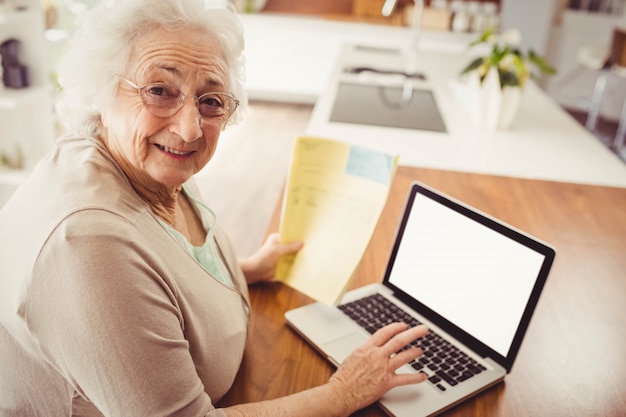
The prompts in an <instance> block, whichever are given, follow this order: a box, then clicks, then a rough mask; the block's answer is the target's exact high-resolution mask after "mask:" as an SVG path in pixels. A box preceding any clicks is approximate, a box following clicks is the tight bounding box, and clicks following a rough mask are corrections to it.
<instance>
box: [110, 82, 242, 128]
mask: <svg viewBox="0 0 626 417" xmlns="http://www.w3.org/2000/svg"><path fill="white" fill-rule="evenodd" d="M115 75H116V76H117V77H118V78H119V79H121V80H122V81H125V82H126V83H127V84H128V85H129V86H131V87H133V88H135V89H136V90H137V93H138V94H139V97H140V98H141V102H142V103H143V104H144V107H145V108H146V110H148V112H150V114H152V115H153V116H156V117H160V118H163V119H165V118H168V117H172V116H174V115H175V114H176V113H178V112H179V111H180V109H182V108H183V103H184V102H185V99H187V98H194V99H195V100H196V108H197V109H198V113H199V114H200V117H201V118H202V119H203V120H211V119H214V118H217V117H219V116H204V115H203V114H202V112H201V111H200V108H199V105H200V99H201V98H203V97H205V96H209V95H218V96H225V97H228V98H229V99H231V100H232V101H233V103H234V106H233V109H232V111H228V110H226V109H225V110H226V113H227V117H226V120H225V121H227V120H228V119H229V118H230V117H231V116H232V115H233V114H234V113H235V111H236V110H237V108H238V107H239V104H240V102H239V100H237V98H235V96H233V95H232V94H230V93H225V92H221V91H209V92H206V93H204V94H201V95H200V96H194V95H191V94H190V95H187V94H185V93H183V90H181V89H180V87H177V86H175V85H173V84H168V83H161V82H157V83H148V84H146V85H144V86H141V87H140V86H139V85H137V84H136V83H134V82H132V81H131V80H129V79H127V78H125V77H123V76H121V75H120V74H115ZM153 86H165V87H171V88H174V89H176V90H178V92H179V93H180V99H179V100H178V103H177V104H176V107H172V109H174V111H173V112H172V114H170V115H167V116H163V115H159V114H155V113H154V112H153V111H152V110H151V108H153V109H154V108H156V109H166V110H167V109H169V107H159V106H158V105H156V104H151V103H148V102H146V99H145V97H144V90H145V89H146V88H148V87H153ZM222 107H223V106H222Z"/></svg>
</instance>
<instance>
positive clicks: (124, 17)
mask: <svg viewBox="0 0 626 417" xmlns="http://www.w3.org/2000/svg"><path fill="white" fill-rule="evenodd" d="M204 5H205V2H204V1H203V0H160V1H156V2H155V1H152V0H120V1H108V2H106V5H103V6H99V7H96V8H94V9H93V10H92V11H91V12H90V13H88V15H87V16H86V17H85V19H84V21H83V22H82V26H81V29H80V30H79V31H78V33H77V36H76V39H75V42H74V43H73V44H72V46H71V48H70V50H69V52H68V54H67V57H66V60H65V61H64V63H63V65H62V66H61V69H60V81H61V84H62V87H63V97H62V99H63V101H62V110H63V115H64V120H65V121H66V122H67V127H68V131H69V132H70V133H69V134H67V135H66V136H64V137H62V138H60V139H59V140H58V141H57V143H56V146H55V148H54V149H53V151H52V152H51V153H50V154H49V155H48V156H47V157H46V158H44V159H43V160H42V161H41V162H40V163H39V164H38V166H37V167H36V169H35V170H34V172H33V173H32V175H31V176H30V178H29V179H28V180H27V181H26V182H25V183H24V184H23V185H22V187H20V189H19V190H18V191H17V193H16V194H15V196H14V197H13V198H12V200H11V201H10V202H9V203H7V205H6V206H5V207H4V208H3V209H2V211H1V212H0V230H2V233H1V234H0V247H1V248H2V250H1V251H0V265H1V267H2V289H1V291H0V292H2V295H1V296H0V301H1V305H0V313H1V315H0V322H1V326H0V363H1V364H2V370H1V372H0V409H1V410H2V412H3V413H7V414H3V415H10V416H31V417H32V416H68V415H81V416H82V415H88V416H101V415H105V416H133V417H139V416H150V417H154V416H169V415H172V416H173V415H176V416H225V415H228V416H234V415H250V416H259V415H268V416H281V415H284V416H292V415H298V416H335V415H336V416H340V415H348V414H350V413H352V412H354V411H355V410H357V409H359V408H362V407H364V406H366V405H368V404H370V403H372V402H374V401H375V400H376V399H378V398H379V397H380V396H381V395H383V394H384V393H385V392H386V391H387V390H389V389H391V388H392V387H395V386H398V385H402V384H407V383H417V382H421V381H422V380H423V379H424V376H423V375H418V376H415V375H413V376H410V375H400V374H398V375H397V374H395V370H396V369H397V368H398V367H399V366H401V365H402V364H404V363H406V362H408V361H410V360H412V359H414V358H415V357H417V356H418V355H419V354H420V350H419V349H410V350H405V351H403V352H402V353H398V354H395V352H398V351H399V350H400V349H401V348H402V347H403V346H404V345H406V344H407V343H408V342H409V341H411V340H413V339H415V338H417V337H420V336H421V335H423V334H424V333H425V332H426V329H425V328H423V327H418V328H413V329H410V330H407V329H406V326H404V325H403V324H400V323H396V324H393V325H390V326H388V327H386V328H384V329H382V330H381V331H379V332H378V333H376V334H375V335H373V336H372V338H371V339H370V341H369V342H368V343H366V344H365V345H363V346H362V347H361V348H360V349H358V350H357V351H356V352H355V353H354V354H353V355H352V356H351V357H350V358H349V360H347V362H346V364H345V365H344V366H342V367H341V368H339V369H338V370H337V372H336V373H335V374H334V375H333V376H332V377H331V379H330V380H329V381H328V383H326V384H325V385H322V386H319V387H316V388H314V389H311V390H308V391H303V392H300V393H295V394H293V395H291V396H288V397H284V398H279V399H274V400H271V401H265V402H261V403H252V404H241V405H234V406H232V407H229V408H223V409H215V407H214V405H213V404H214V403H215V402H216V401H218V400H219V399H220V398H221V397H222V396H223V395H224V394H225V393H226V392H227V390H228V389H229V388H230V386H231V384H232V382H233V380H234V378H235V375H236V373H237V370H238V367H239V365H240V361H241V359H242V355H243V350H244V345H245V340H246V330H247V326H248V315H249V310H250V308H249V301H248V294H247V285H249V284H253V283H256V282H260V281H266V280H269V279H272V277H273V272H274V268H275V266H276V262H277V260H278V258H279V257H280V256H281V255H283V254H285V253H293V252H296V251H297V250H298V249H299V248H300V245H301V244H300V243H297V242H295V243H291V244H283V243H279V242H278V239H277V238H276V236H272V237H270V238H269V239H268V241H267V242H266V243H265V244H264V245H263V246H262V247H261V248H260V250H259V251H258V252H257V253H255V254H254V255H253V256H252V257H251V258H250V259H246V260H242V261H238V260H237V258H236V256H235V254H234V253H233V250H232V248H231V246H230V245H229V242H228V241H227V239H226V237H225V236H224V235H223V234H222V232H221V231H220V229H219V228H218V227H217V224H216V219H215V216H214V215H213V213H212V211H211V210H210V209H209V208H208V207H206V206H205V205H204V204H203V203H202V201H201V200H200V198H199V195H198V193H197V191H196V189H195V188H194V185H193V183H192V176H193V175H194V174H195V173H197V172H198V171H199V170H200V169H201V168H202V167H204V166H205V164H207V163H208V162H209V160H210V159H211V157H212V156H213V154H214V152H215V149H216V146H217V142H218V138H219V135H220V132H221V131H222V129H224V128H225V126H226V125H227V124H228V123H231V122H233V121H235V120H237V119H238V118H239V117H240V114H241V111H242V107H244V105H245V101H246V100H245V92H244V89H243V86H242V78H243V65H242V57H241V52H242V49H243V36H242V29H241V27H240V25H239V23H238V21H237V19H236V15H235V14H234V13H232V11H230V10H229V9H228V8H205V6H204Z"/></svg>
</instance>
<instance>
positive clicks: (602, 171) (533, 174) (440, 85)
mask: <svg viewBox="0 0 626 417" xmlns="http://www.w3.org/2000/svg"><path fill="white" fill-rule="evenodd" d="M401 59H402V58H401V57H397V58H394V57H393V56H385V58H384V60H381V56H380V55H379V54H370V55H368V54H367V53H364V52H362V51H361V52H358V53H357V52H355V50H354V48H353V46H352V45H346V46H345V50H344V53H342V54H340V59H338V61H337V62H336V63H335V66H334V69H333V73H332V76H331V79H330V80H329V82H328V84H327V85H326V89H325V90H324V93H323V94H322V95H321V96H320V97H319V99H318V100H317V102H316V105H315V108H314V111H313V114H312V117H311V120H310V122H309V125H308V128H307V132H306V133H307V134H310V135H316V136H322V137H329V138H334V139H338V140H343V141H346V142H349V143H353V144H357V145H361V146H366V147H370V148H374V149H377V150H381V151H384V152H389V153H393V154H398V155H399V163H400V164H402V165H409V166H418V167H425V168H436V169H446V170H453V171H466V172H475V173H484V174H494V175H503V176H512V177H521V178H533V179H544V180H555V181H564V182H574V183H585V184H595V185H606V186H616V187H626V164H625V163H624V162H622V161H621V160H620V159H619V158H618V157H617V156H615V155H614V154H613V153H611V152H610V151H609V150H608V149H607V148H606V147H605V146H604V145H602V144H601V143H600V142H599V141H598V140H597V139H596V138H595V137H593V136H592V135H591V134H590V133H589V132H587V131H586V130H585V129H584V128H583V127H581V126H580V125H579V124H578V123H577V122H576V121H575V120H574V119H573V118H572V117H570V116H569V115H568V114H567V113H566V112H565V111H563V110H562V108H561V107H560V106H559V105H558V104H557V103H556V102H555V101H554V100H552V99H551V98H550V97H548V96H547V95H546V94H545V93H544V92H543V91H542V90H541V89H540V88H539V87H538V86H537V85H536V84H534V83H528V84H527V85H526V88H525V91H524V95H523V98H522V103H521V106H520V109H519V113H518V114H517V116H516V118H515V120H514V121H513V124H512V126H511V127H510V128H509V130H506V131H484V130H482V129H480V128H477V127H474V125H473V124H472V123H471V120H470V117H469V114H468V112H467V110H466V108H465V106H464V105H463V103H462V102H461V100H460V99H459V95H458V94H456V93H455V91H457V92H458V89H456V88H453V85H456V86H457V87H458V85H459V84H453V81H454V80H458V73H459V71H460V70H461V69H462V68H463V67H464V66H465V65H466V64H467V63H468V62H469V59H470V57H469V56H468V55H467V54H466V53H465V52H459V50H457V51H452V50H446V51H442V52H434V51H432V50H431V49H430V48H428V49H424V50H421V51H420V54H419V63H418V69H419V70H420V71H421V72H423V73H424V74H426V76H427V79H428V82H427V84H428V85H429V87H430V88H431V89H432V91H433V94H434V96H435V100H436V101H437V104H438V106H439V110H440V112H441V114H442V117H443V119H444V121H445V124H446V126H447V130H448V132H447V133H438V132H431V131H425V130H415V129H398V128H389V127H380V126H371V125H364V124H352V123H337V122H330V121H329V117H330V114H331V110H332V107H333V103H334V99H335V95H336V92H337V86H338V84H339V81H340V80H342V79H346V78H347V77H348V78H349V77H353V76H351V75H349V74H342V73H341V71H340V69H341V68H343V67H344V66H346V65H355V64H356V65H367V64H369V65H374V66H378V67H381V66H385V65H388V66H389V67H390V68H392V67H397V66H401V65H402V64H401V63H400V62H401V61H398V62H395V61H394V60H401Z"/></svg>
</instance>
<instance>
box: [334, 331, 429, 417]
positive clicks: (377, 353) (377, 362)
mask: <svg viewBox="0 0 626 417" xmlns="http://www.w3.org/2000/svg"><path fill="white" fill-rule="evenodd" d="M426 333H428V328H427V327H426V326H424V325H419V326H416V327H412V328H410V329H407V326H406V325H405V324H403V323H393V324H390V325H388V326H385V327H383V328H382V329H380V330H378V331H377V332H376V333H374V334H373V335H372V337H371V338H370V339H369V340H368V341H367V342H366V343H364V344H363V345H361V346H360V347H359V348H357V349H356V350H355V351H354V352H353V353H352V354H351V355H350V356H348V358H346V360H345V361H344V362H343V364H342V365H341V366H340V367H339V369H338V370H337V372H336V373H335V374H334V375H333V376H332V377H331V378H330V381H329V385H331V386H333V387H334V388H335V391H336V392H337V395H338V397H339V398H340V399H343V400H344V401H345V406H346V408H347V410H348V414H351V413H353V412H354V411H356V410H359V409H361V408H363V407H366V406H368V405H370V404H372V403H373V402H375V401H377V400H378V399H380V397H382V396H383V395H384V394H385V393H386V392H387V391H389V390H390V389H392V388H394V387H397V386H400V385H407V384H416V383H420V382H424V381H425V380H426V378H427V376H426V375H425V374H423V373H411V374H396V370H397V369H398V368H400V367H401V366H402V365H404V364H406V363H408V362H410V361H411V360H413V359H415V358H417V357H419V356H421V355H422V350H421V349H419V348H412V349H407V350H402V351H401V349H402V348H403V347H404V346H406V345H407V344H409V343H410V342H412V341H413V340H415V339H417V338H420V337H422V336H424V335H425V334H426Z"/></svg>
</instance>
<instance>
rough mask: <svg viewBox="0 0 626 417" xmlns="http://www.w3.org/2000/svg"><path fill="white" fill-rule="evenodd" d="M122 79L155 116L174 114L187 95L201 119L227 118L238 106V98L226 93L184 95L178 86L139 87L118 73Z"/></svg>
mask: <svg viewBox="0 0 626 417" xmlns="http://www.w3.org/2000/svg"><path fill="white" fill-rule="evenodd" d="M118 77H120V79H121V80H122V81H124V82H125V83H126V84H128V85H129V86H131V87H133V88H136V89H137V92H138V93H139V96H140V97H141V100H142V101H143V104H144V105H145V107H146V110H148V111H149V112H150V113H152V114H153V115H155V116H157V117H170V116H173V115H175V114H176V113H177V112H178V111H179V110H180V109H181V107H183V102H184V101H185V99H186V98H187V97H192V98H194V99H195V100H196V103H197V106H198V111H199V112H200V115H201V116H202V118H203V119H206V120H209V119H217V118H221V117H225V119H228V118H229V117H230V116H231V115H232V114H233V113H234V112H235V110H237V107H238V106H239V100H237V99H236V98H235V97H233V96H232V95H230V94H228V93H205V94H202V95H201V96H200V97H197V96H188V95H185V94H184V93H183V92H182V91H180V88H178V87H176V86H174V85H170V84H163V83H152V84H147V85H144V86H143V87H139V86H138V85H137V84H135V83H134V82H132V81H130V80H127V79H126V78H124V77H122V76H121V75H118Z"/></svg>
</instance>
